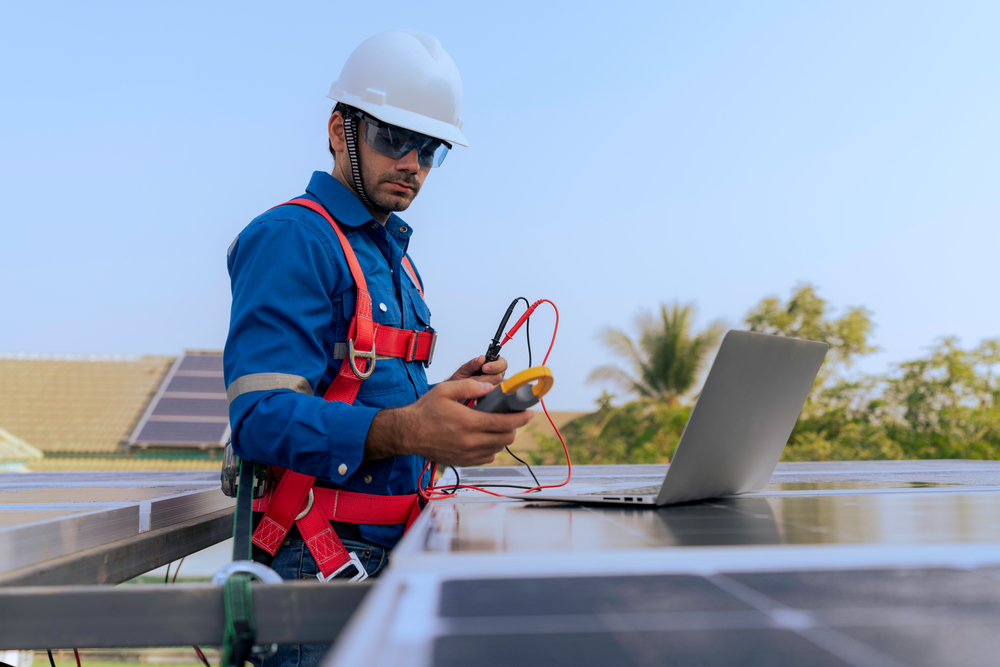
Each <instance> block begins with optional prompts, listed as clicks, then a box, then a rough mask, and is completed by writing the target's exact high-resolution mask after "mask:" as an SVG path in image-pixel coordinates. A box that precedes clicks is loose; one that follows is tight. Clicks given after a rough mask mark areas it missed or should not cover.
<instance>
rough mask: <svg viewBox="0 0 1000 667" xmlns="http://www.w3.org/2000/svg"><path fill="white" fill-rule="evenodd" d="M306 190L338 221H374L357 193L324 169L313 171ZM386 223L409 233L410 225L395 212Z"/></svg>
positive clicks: (351, 224)
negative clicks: (403, 228)
mask: <svg viewBox="0 0 1000 667" xmlns="http://www.w3.org/2000/svg"><path fill="white" fill-rule="evenodd" d="M306 192H308V193H309V194H311V195H312V196H313V197H315V198H316V199H317V200H318V201H319V203H320V204H322V205H323V206H324V207H326V210H327V211H329V212H330V215H332V216H333V217H334V218H336V219H337V221H338V222H339V223H341V224H343V225H346V226H347V227H360V226H361V225H364V224H367V223H370V222H376V220H375V218H373V217H372V214H371V213H369V212H368V209H367V208H365V205H364V204H362V203H361V200H360V199H358V197H357V195H355V194H354V193H353V192H352V191H351V190H350V189H349V188H348V187H347V186H346V185H344V184H343V183H341V182H340V181H338V180H337V179H336V178H334V177H333V176H332V175H331V174H328V173H327V172H325V171H314V172H313V175H312V178H311V179H309V186H308V187H307V188H306ZM386 224H387V225H393V229H395V230H398V229H400V228H402V227H405V228H406V230H407V231H406V233H405V234H404V236H409V234H410V225H409V224H407V223H405V222H403V220H402V219H401V218H400V217H399V216H397V215H396V214H395V213H392V214H390V215H389V222H388V223H386Z"/></svg>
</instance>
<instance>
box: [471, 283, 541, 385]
mask: <svg viewBox="0 0 1000 667" xmlns="http://www.w3.org/2000/svg"><path fill="white" fill-rule="evenodd" d="M522 299H523V300H524V303H525V305H530V304H528V300H527V299H525V298H524V297H523V296H519V297H517V298H516V299H514V300H513V301H511V302H510V307H509V308H507V312H506V313H504V314H503V319H502V320H500V326H498V327H497V333H496V335H495V336H493V340H492V341H491V342H490V346H489V347H488V348H486V361H485V362H484V363H483V366H485V365H486V364H488V363H490V362H491V361H496V360H497V359H499V358H500V347H501V345H500V338H501V337H502V336H503V329H504V327H506V326H507V321H508V320H509V319H510V316H511V314H513V312H514V306H516V305H517V302H518V301H521V300H522ZM529 366H530V364H529ZM482 373H483V372H482V371H481V370H480V371H479V374H480V375H482Z"/></svg>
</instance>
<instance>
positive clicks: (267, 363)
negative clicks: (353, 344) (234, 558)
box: [224, 171, 431, 547]
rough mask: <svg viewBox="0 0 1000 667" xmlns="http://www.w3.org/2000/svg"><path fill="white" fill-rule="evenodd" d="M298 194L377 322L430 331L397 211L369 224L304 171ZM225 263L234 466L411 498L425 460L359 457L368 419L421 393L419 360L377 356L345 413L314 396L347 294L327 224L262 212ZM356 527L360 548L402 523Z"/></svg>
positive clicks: (351, 295)
mask: <svg viewBox="0 0 1000 667" xmlns="http://www.w3.org/2000/svg"><path fill="white" fill-rule="evenodd" d="M303 197H304V198H307V199H313V200H315V201H318V202H319V203H321V204H322V205H323V206H325V207H326V210H327V211H329V213H330V214H331V215H332V216H333V217H334V219H336V220H337V221H338V222H339V223H340V226H341V229H342V230H343V232H344V235H345V236H346V237H347V240H348V241H349V242H350V244H351V247H352V248H353V249H354V253H355V254H356V255H357V257H358V262H359V264H360V265H361V269H362V271H363V272H364V275H365V279H366V280H367V282H368V291H369V292H370V293H371V297H372V311H373V316H374V320H375V322H377V323H378V324H384V325H388V326H392V327H396V328H400V329H410V330H413V331H425V330H429V327H430V321H431V312H430V310H428V308H427V304H426V303H424V300H423V298H422V297H421V296H420V291H419V290H418V289H417V285H416V283H415V282H414V281H413V279H412V278H411V277H410V275H409V274H408V273H407V272H406V271H405V270H404V269H403V267H402V266H401V262H402V260H403V257H404V255H405V254H406V249H407V246H408V245H409V242H410V235H411V234H412V233H413V232H412V229H411V228H410V225H409V224H407V223H405V222H403V220H401V219H400V218H399V217H398V216H396V215H395V214H392V215H390V216H389V220H388V222H386V224H385V225H384V226H383V225H381V224H379V223H378V222H377V221H375V219H374V218H372V216H371V214H370V213H369V212H368V210H367V209H366V208H365V207H364V205H362V203H361V202H360V201H359V200H358V198H357V197H356V196H355V195H354V193H352V192H351V191H350V190H349V189H348V188H347V187H345V186H344V185H343V184H342V183H340V182H339V181H338V180H337V179H335V178H334V177H333V176H331V175H330V174H327V173H325V172H320V171H317V172H315V173H313V176H312V179H311V180H310V181H309V187H307V188H306V194H305V195H303ZM411 264H412V262H411ZM228 266H229V275H230V278H231V281H232V290H233V307H232V316H231V319H230V324H229V338H228V339H227V340H226V351H225V357H224V361H225V373H226V387H227V389H228V394H229V401H230V402H229V421H230V424H231V425H232V433H233V448H234V450H235V451H236V453H237V454H238V455H239V456H240V458H242V459H245V460H250V461H258V462H261V463H267V464H270V465H274V466H280V467H282V468H288V469H289V470H294V471H296V472H299V473H302V474H305V475H311V476H313V477H316V478H318V479H321V480H325V481H327V482H332V483H333V484H334V485H335V486H337V487H339V488H343V489H347V490H349V491H358V492H361V493H373V494H379V495H405V494H411V493H416V490H417V478H418V476H419V475H420V471H421V469H422V468H423V465H424V463H425V460H424V459H423V458H421V457H418V456H413V455H406V456H397V457H394V458H388V459H381V460H376V461H363V460H362V458H363V456H364V451H365V439H366V438H367V436H368V429H369V427H370V426H371V423H372V419H373V418H374V417H375V414H376V413H377V412H378V411H379V410H380V409H383V408H394V407H399V406H404V405H408V404H410V403H413V402H414V401H416V400H417V399H418V398H419V397H420V396H421V395H422V394H424V393H425V392H426V391H427V388H428V387H427V376H426V374H425V373H424V365H423V363H422V362H419V361H412V362H406V361H405V360H403V359H396V358H391V359H379V360H378V361H377V362H376V363H375V370H374V372H373V373H372V375H371V377H369V378H368V379H366V380H364V381H363V382H362V383H361V389H360V390H359V391H358V396H357V399H356V400H355V401H354V403H353V404H352V405H348V404H346V403H342V402H337V401H331V402H327V401H325V400H324V399H323V393H324V392H325V391H326V389H327V387H328V386H329V385H330V382H331V381H332V379H333V378H334V377H335V376H336V374H337V372H338V371H339V370H340V365H341V363H347V362H346V360H343V359H336V358H335V347H336V344H337V343H341V344H343V343H346V341H347V331H348V327H349V325H350V322H351V319H352V318H353V317H354V311H355V302H356V294H357V290H356V288H355V284H354V280H353V279H352V278H351V272H350V269H349V268H348V266H347V260H346V258H345V257H344V251H343V249H342V247H341V245H340V242H339V240H338V239H337V235H336V232H335V231H334V230H333V228H332V227H331V226H330V223H329V222H327V221H326V219H324V218H323V217H322V216H321V215H319V214H318V213H315V212H313V211H311V210H309V209H307V208H304V207H302V206H281V207H278V208H275V209H272V210H270V211H268V212H266V213H264V214H262V215H260V216H258V217H257V218H255V219H254V220H253V221H252V222H251V223H250V224H249V225H248V226H247V227H246V229H244V230H243V231H242V232H240V235H239V236H238V237H237V238H236V240H235V241H233V244H232V246H231V247H230V248H229V254H228ZM417 279H418V280H420V276H419V274H418V275H417ZM342 354H343V352H341V355H342ZM360 529H361V535H362V537H364V538H365V539H366V540H369V541H371V542H375V543H377V544H381V545H384V546H388V547H391V546H394V545H395V543H396V542H397V541H399V538H400V537H401V536H402V534H403V526H366V525H361V526H360Z"/></svg>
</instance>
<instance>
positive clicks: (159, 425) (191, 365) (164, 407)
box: [129, 351, 229, 449]
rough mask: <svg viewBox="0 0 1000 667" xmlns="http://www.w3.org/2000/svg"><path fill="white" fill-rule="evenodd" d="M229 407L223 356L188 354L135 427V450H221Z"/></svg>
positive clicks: (218, 353) (163, 384)
mask: <svg viewBox="0 0 1000 667" xmlns="http://www.w3.org/2000/svg"><path fill="white" fill-rule="evenodd" d="M228 438H229V404H228V401H227V400H226V383H225V379H224V377H223V372H222V353H221V352H190V351H189V352H185V353H184V355H183V356H181V357H180V358H178V359H177V361H176V362H175V363H174V365H173V366H172V367H171V368H170V371H169V372H168V373H167V375H166V377H165V378H164V380H163V383H162V384H161V385H160V389H159V391H157V393H156V395H155V396H154V397H153V400H152V401H151V402H150V404H149V407H148V408H147V409H146V412H145V414H143V416H142V419H141V420H140V421H139V424H138V425H137V426H136V428H135V431H134V432H133V434H132V437H131V438H130V439H129V445H130V446H132V447H200V448H203V449H207V448H211V447H221V446H223V445H224V444H225V443H226V440H227V439H228Z"/></svg>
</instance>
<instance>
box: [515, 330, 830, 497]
mask: <svg viewBox="0 0 1000 667" xmlns="http://www.w3.org/2000/svg"><path fill="white" fill-rule="evenodd" d="M827 349H828V346H827V344H826V343H817V342H814V341H808V340H798V339H795V338H785V337H782V336H771V335H768V334H758V333H750V332H747V331H730V332H728V333H727V334H726V337H725V338H724V339H723V340H722V345H721V346H720V347H719V353H718V355H717V356H716V357H715V362H714V363H713V364H712V368H711V370H709V372H708V377H707V378H706V380H705V386H704V388H703V389H702V390H701V395H700V396H699V397H698V401H697V403H696V404H695V406H694V408H693V409H692V410H691V415H690V416H689V417H688V421H687V425H686V426H685V427H684V432H683V433H682V434H681V439H680V442H679V443H678V444H677V450H676V451H675V452H674V457H673V459H672V460H671V462H670V465H669V467H668V468H667V474H666V477H664V479H663V481H662V482H661V483H660V484H657V485H652V486H639V487H633V488H620V487H621V486H622V484H616V485H614V487H609V488H606V489H603V490H601V489H598V490H596V491H595V490H593V489H594V487H593V486H587V487H582V488H579V490H578V491H576V492H574V491H573V490H572V488H571V487H570V488H565V487H564V488H563V489H545V490H542V491H539V492H537V493H530V494H526V495H511V496H510V497H511V498H518V499H519V500H528V501H532V502H534V501H537V500H560V501H566V502H573V503H582V504H587V505H589V504H602V505H603V504H611V505H657V506H660V505H672V504H676V503H684V502H691V501H695V500H704V499H706V498H719V497H722V496H729V495H736V494H740V493H749V492H752V491H759V490H761V489H763V488H764V487H765V486H767V483H768V481H769V480H770V479H771V475H772V474H773V473H774V468H775V467H776V466H777V465H778V459H779V458H781V452H782V450H784V448H785V443H786V442H788V437H789V436H790V435H791V433H792V428H794V427H795V422H796V421H797V420H798V418H799V413H801V412H802V406H803V405H804V404H805V402H806V398H807V397H808V396H809V391H810V390H811V389H812V386H813V383H814V382H815V380H816V374H817V373H818V372H819V367H820V366H821V365H822V364H823V359H824V358H825V357H826V352H827Z"/></svg>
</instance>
